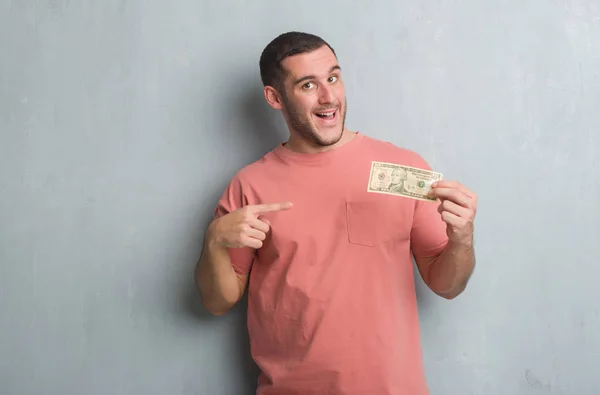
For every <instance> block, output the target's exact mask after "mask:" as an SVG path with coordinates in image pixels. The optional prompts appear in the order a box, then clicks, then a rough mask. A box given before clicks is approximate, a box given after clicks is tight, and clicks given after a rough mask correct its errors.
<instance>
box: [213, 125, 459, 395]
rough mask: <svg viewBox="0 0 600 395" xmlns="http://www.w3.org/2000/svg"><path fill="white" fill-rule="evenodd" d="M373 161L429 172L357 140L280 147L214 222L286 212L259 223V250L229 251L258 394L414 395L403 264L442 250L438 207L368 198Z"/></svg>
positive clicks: (411, 299)
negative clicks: (308, 148)
mask: <svg viewBox="0 0 600 395" xmlns="http://www.w3.org/2000/svg"><path fill="white" fill-rule="evenodd" d="M372 161H380V162H391V163H398V164H403V165H407V166H412V167H418V168H424V169H430V167H429V166H428V165H427V163H426V162H425V161H424V160H423V159H422V158H421V157H420V156H419V155H418V154H416V153H414V152H412V151H409V150H405V149H401V148H398V147H396V146H394V145H392V144H391V143H387V142H383V141H380V140H377V139H374V138H370V137H367V136H365V135H363V134H361V133H358V134H357V135H356V137H355V138H354V139H353V140H351V141H350V142H348V143H346V144H344V145H342V146H341V147H338V148H336V149H334V150H331V151H328V152H324V153H318V154H300V153H295V152H292V151H290V150H289V149H287V148H286V147H284V146H283V145H279V146H278V147H277V148H275V149H274V150H273V151H271V152H269V153H268V154H266V155H265V156H264V157H262V158H261V159H259V160H258V161H256V162H254V163H252V164H250V165H248V166H246V167H244V168H243V169H241V170H240V171H239V172H238V173H237V174H236V175H235V176H234V177H233V179H232V181H231V183H230V184H229V186H228V187H227V189H226V190H225V192H224V193H223V196H222V197H221V200H220V202H219V205H218V206H217V208H216V210H215V217H219V216H221V215H223V214H225V213H227V212H230V211H233V210H235V209H237V208H239V207H243V206H245V205H247V204H261V203H279V202H284V201H291V202H292V203H293V204H294V206H293V208H291V209H289V210H286V211H280V212H274V213H269V214H266V215H265V216H264V218H266V219H268V220H269V221H270V223H271V231H270V232H269V234H268V237H267V240H266V241H265V243H264V245H263V247H262V248H261V249H259V250H253V249H251V248H243V249H230V255H231V259H232V263H233V266H234V269H235V271H236V272H237V273H240V274H242V273H243V274H248V273H250V281H249V285H248V331H249V336H250V342H251V351H252V356H253V358H254V360H255V361H256V363H257V365H258V366H259V368H260V369H261V374H260V377H259V383H258V390H257V394H260V395H272V394H277V395H280V394H284V395H296V394H298V395H310V394H319V395H325V394H344V395H354V394H356V395H405V394H410V395H425V394H428V388H427V383H426V379H425V374H424V371H423V363H422V356H421V347H420V334H419V321H418V315H417V304H416V295H415V284H414V277H413V263H412V260H411V253H412V254H415V255H420V256H431V255H433V254H436V253H437V252H439V251H440V250H441V249H442V248H443V247H444V246H445V245H446V243H447V236H446V227H445V224H444V223H443V222H442V221H441V218H440V215H439V213H438V212H437V204H435V203H431V202H424V201H418V200H414V199H409V198H405V197H400V196H396V195H386V194H380V193H372V192H368V191H367V185H368V181H369V174H370V170H371V163H372Z"/></svg>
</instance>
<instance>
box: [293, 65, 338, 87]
mask: <svg viewBox="0 0 600 395" xmlns="http://www.w3.org/2000/svg"><path fill="white" fill-rule="evenodd" d="M335 70H342V68H341V67H340V66H339V65H337V64H336V65H335V66H333V67H332V68H331V69H329V74H331V73H333V72H334V71H335ZM315 78H317V77H316V76H314V75H307V76H304V77H302V78H299V79H297V80H296V81H294V86H296V85H298V84H299V83H301V82H304V81H306V80H312V79H315Z"/></svg>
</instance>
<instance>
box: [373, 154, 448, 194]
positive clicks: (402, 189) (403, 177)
mask: <svg viewBox="0 0 600 395" xmlns="http://www.w3.org/2000/svg"><path fill="white" fill-rule="evenodd" d="M441 179H442V173H437V172H435V171H430V170H424V169H418V168H416V167H410V166H403V165H397V164H394V163H386V162H373V163H372V164H371V175H370V177H369V186H368V191H369V192H375V193H385V194H390V195H398V196H404V197H408V198H412V199H417V200H425V201H435V200H436V199H435V198H430V197H429V196H427V193H429V191H430V190H431V184H433V183H434V182H435V181H439V180H441Z"/></svg>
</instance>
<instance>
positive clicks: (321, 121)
mask: <svg viewBox="0 0 600 395" xmlns="http://www.w3.org/2000/svg"><path fill="white" fill-rule="evenodd" d="M282 63H283V64H282V65H283V67H284V68H285V69H286V71H287V75H286V78H285V81H284V88H283V92H280V93H281V96H282V102H283V108H282V111H283V112H284V116H285V117H286V119H287V120H288V123H289V125H290V126H291V128H292V129H293V130H294V131H295V132H296V133H297V134H298V135H299V136H300V137H301V138H302V139H303V140H305V141H306V142H307V143H309V144H311V145H316V146H321V147H324V146H329V145H332V144H335V143H337V142H338V141H339V140H340V138H341V137H342V132H343V130H344V126H345V120H346V93H345V90H344V84H343V83H342V79H341V70H340V67H339V65H338V62H337V59H336V57H335V55H334V54H333V52H332V51H331V50H330V49H329V47H327V46H323V47H321V48H319V49H317V50H315V51H313V52H309V53H302V54H298V55H294V56H291V57H288V58H286V59H284V61H283V62H282Z"/></svg>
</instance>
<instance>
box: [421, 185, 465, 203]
mask: <svg viewBox="0 0 600 395" xmlns="http://www.w3.org/2000/svg"><path fill="white" fill-rule="evenodd" d="M429 196H431V197H435V198H438V199H442V200H450V201H452V202H454V203H456V204H459V205H461V206H463V207H469V203H470V198H469V197H468V196H467V195H465V194H464V193H462V192H461V191H459V190H458V189H454V188H446V187H437V188H434V189H432V190H431V191H429Z"/></svg>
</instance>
